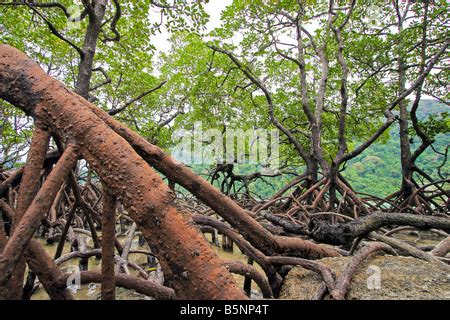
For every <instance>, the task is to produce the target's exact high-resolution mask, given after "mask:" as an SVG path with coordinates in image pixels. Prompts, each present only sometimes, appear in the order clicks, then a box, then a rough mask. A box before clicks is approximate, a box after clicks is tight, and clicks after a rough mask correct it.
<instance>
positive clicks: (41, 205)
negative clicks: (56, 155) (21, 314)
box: [0, 145, 78, 286]
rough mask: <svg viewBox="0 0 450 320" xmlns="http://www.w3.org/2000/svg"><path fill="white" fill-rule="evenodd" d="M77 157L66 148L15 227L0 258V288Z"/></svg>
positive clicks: (71, 149)
mask: <svg viewBox="0 0 450 320" xmlns="http://www.w3.org/2000/svg"><path fill="white" fill-rule="evenodd" d="M77 157H78V155H77V152H76V149H75V147H74V146H73V145H69V147H68V148H67V150H66V151H65V152H64V154H63V155H62V157H61V159H60V160H59V161H58V163H57V164H56V166H55V168H54V169H53V170H52V172H51V173H50V175H49V176H48V178H47V180H46V181H45V183H44V185H43V186H42V188H41V189H40V190H39V192H38V194H37V195H36V197H35V198H34V200H33V202H32V203H31V204H30V206H29V207H28V209H27V211H26V212H25V214H24V215H23V217H22V218H21V219H20V221H19V222H18V224H17V225H16V227H15V229H14V231H13V232H12V234H11V236H10V237H9V240H8V242H7V244H6V246H5V248H4V249H3V252H2V254H1V255H0V286H4V285H5V284H6V281H8V280H9V278H10V277H11V276H12V271H13V270H14V268H15V267H16V266H17V264H18V263H19V261H20V259H21V257H22V255H23V253H24V252H25V250H26V248H27V246H28V244H29V242H30V240H31V238H32V236H33V234H34V232H35V231H36V229H37V228H38V227H39V225H40V223H41V220H42V219H43V218H44V217H45V215H46V214H47V212H48V210H49V209H50V206H51V205H52V203H53V199H54V198H55V197H56V194H57V193H58V191H59V188H60V187H61V185H62V183H63V182H64V179H65V178H66V177H67V175H68V174H69V172H70V170H71V169H72V167H73V166H74V164H75V162H76V161H77Z"/></svg>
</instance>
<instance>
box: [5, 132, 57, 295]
mask: <svg viewBox="0 0 450 320" xmlns="http://www.w3.org/2000/svg"><path fill="white" fill-rule="evenodd" d="M49 140H50V134H49V132H48V131H47V130H45V129H42V128H40V127H39V125H36V129H35V131H34V134H33V138H32V141H31V146H30V150H29V152H28V156H27V162H26V165H25V167H24V170H23V173H22V181H21V184H20V187H19V195H18V200H17V205H16V210H15V214H14V218H13V224H12V231H13V232H14V229H15V227H16V226H17V224H18V223H19V221H20V219H22V217H23V215H24V213H25V211H26V210H27V208H28V207H29V206H30V204H31V203H32V201H33V199H34V197H35V196H36V193H37V192H38V188H39V178H40V176H41V170H42V167H43V164H44V160H45V156H46V152H47V149H48V143H49ZM24 273H25V259H23V258H22V259H20V261H19V263H18V265H17V266H16V268H14V271H13V273H12V276H11V279H10V280H9V281H8V283H7V284H6V286H5V288H4V290H5V291H6V294H7V296H6V299H8V300H10V299H12V300H18V299H20V298H21V297H22V285H23V278H24ZM0 291H3V290H0ZM1 295H3V294H1Z"/></svg>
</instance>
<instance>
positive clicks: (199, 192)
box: [91, 105, 339, 258]
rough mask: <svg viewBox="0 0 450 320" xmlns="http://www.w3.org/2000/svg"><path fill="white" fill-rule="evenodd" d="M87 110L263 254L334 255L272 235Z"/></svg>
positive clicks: (154, 150) (186, 171)
mask: <svg viewBox="0 0 450 320" xmlns="http://www.w3.org/2000/svg"><path fill="white" fill-rule="evenodd" d="M91 110H92V112H94V113H95V114H96V115H97V116H98V117H99V118H100V119H102V120H103V121H104V122H105V123H106V124H107V125H108V126H109V127H110V128H111V129H113V130H114V131H115V132H116V133H118V134H119V135H120V136H121V137H122V138H124V139H125V140H126V141H128V143H129V144H130V145H131V146H132V147H133V149H134V150H136V152H137V153H138V154H139V155H140V156H141V157H142V158H143V159H144V160H146V161H147V162H148V163H149V164H151V165H152V166H153V167H154V168H156V169H157V170H158V171H160V172H161V173H163V174H164V175H165V176H166V177H167V178H168V179H170V180H173V181H175V182H176V183H178V184H179V185H181V186H183V187H184V188H186V189H187V190H188V191H189V192H191V193H192V194H193V195H195V196H196V197H197V198H198V199H199V200H201V201H203V202H204V203H206V204H207V205H208V206H209V207H211V209H213V210H214V211H215V212H217V214H219V215H220V216H221V217H222V218H224V219H225V220H226V221H227V222H228V223H229V224H230V225H232V226H233V227H234V228H236V230H238V231H239V233H241V234H242V236H243V237H244V238H245V239H247V240H248V241H249V242H250V243H251V244H252V245H253V246H254V247H255V248H258V249H259V250H261V251H262V252H264V253H265V254H266V255H276V254H290V255H295V256H303V257H308V258H321V257H332V256H338V255H339V254H338V253H337V251H335V250H334V249H331V248H328V247H325V246H321V245H318V244H315V243H313V242H311V241H307V240H303V239H300V238H287V237H280V236H273V235H272V234H271V233H269V232H268V231H267V230H266V229H265V228H264V227H263V226H262V225H261V224H260V223H259V222H257V221H256V220H255V219H253V218H252V217H251V216H250V215H249V214H248V212H247V211H246V210H244V209H242V208H241V207H240V206H239V205H238V204H236V202H234V201H233V200H232V199H230V198H229V197H227V196H226V195H224V194H223V193H222V192H220V190H218V189H216V188H215V187H214V186H212V185H211V184H210V183H209V182H208V181H206V180H205V179H203V178H202V177H200V176H198V175H196V174H195V173H194V172H193V171H192V170H191V169H190V168H188V167H186V166H185V165H183V164H182V163H180V162H178V161H177V160H175V159H173V158H172V157H171V156H170V155H168V154H166V153H165V152H164V151H163V150H161V149H160V148H159V147H157V146H155V145H153V144H151V143H149V142H148V141H147V140H145V139H144V138H142V137H141V136H139V135H138V134H136V133H135V132H133V131H132V130H130V129H129V128H127V127H125V126H123V125H122V124H121V123H120V122H118V121H116V120H115V119H113V118H112V117H110V116H109V115H108V114H107V113H106V112H104V111H103V110H101V109H99V108H96V107H94V106H92V105H91Z"/></svg>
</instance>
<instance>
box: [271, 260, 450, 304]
mask: <svg viewBox="0 0 450 320" xmlns="http://www.w3.org/2000/svg"><path fill="white" fill-rule="evenodd" d="M350 259H351V258H348V257H339V258H325V259H322V260H320V261H321V262H323V263H324V264H326V265H327V266H329V267H330V268H331V269H332V270H333V271H334V272H335V273H336V275H337V276H339V275H340V273H341V272H342V270H343V269H344V268H345V266H346V265H347V263H348V262H349V261H350ZM377 274H379V275H380V277H379V281H378V279H377ZM321 283H322V281H321V278H320V276H319V275H318V274H316V273H314V272H311V271H308V270H306V269H304V268H301V267H295V268H293V269H292V270H291V271H290V272H289V274H288V275H287V277H286V279H285V284H284V286H283V288H282V291H281V295H280V298H281V299H294V300H308V299H311V297H312V296H313V295H314V293H315V292H316V290H317V289H318V288H319V286H320V285H321ZM369 287H370V288H369ZM346 299H349V300H351V299H360V300H386V299H387V300H397V299H419V300H429V299H448V300H450V273H448V271H446V270H444V269H442V268H441V266H440V265H438V264H434V263H430V262H426V261H423V260H419V259H416V258H412V257H394V256H390V255H386V256H376V257H373V258H369V259H367V260H366V261H365V262H364V263H363V264H361V266H360V267H359V269H358V271H357V272H356V274H355V277H354V278H353V280H352V283H351V288H350V291H349V292H348V294H347V296H346Z"/></svg>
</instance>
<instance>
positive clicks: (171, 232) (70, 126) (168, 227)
mask: <svg viewBox="0 0 450 320" xmlns="http://www.w3.org/2000/svg"><path fill="white" fill-rule="evenodd" d="M0 98H2V99H4V100H6V101H8V102H10V103H12V104H13V105H15V106H16V107H19V108H20V109H22V110H23V111H25V112H26V114H27V115H30V116H32V117H33V118H34V119H35V120H36V121H39V122H40V123H42V124H43V125H46V126H48V127H49V128H51V129H52V131H54V132H57V133H58V134H59V136H61V138H62V140H63V142H64V143H66V144H67V143H68V142H70V141H74V142H76V144H77V145H78V146H79V148H80V154H81V156H82V157H83V158H84V159H86V161H87V162H88V163H89V165H90V167H91V168H92V169H93V170H95V172H96V173H97V174H98V176H99V177H100V179H101V180H102V181H103V182H104V183H105V185H107V187H108V188H109V190H110V191H111V193H112V194H113V195H114V196H115V197H118V198H119V197H120V198H121V201H122V202H123V204H124V206H125V208H126V209H127V211H128V212H129V213H130V215H131V217H132V218H133V220H134V221H135V222H136V223H137V224H138V226H139V230H140V231H141V232H142V234H143V235H144V237H145V238H146V240H147V242H148V243H149V244H150V247H151V249H152V252H154V253H155V255H156V256H157V257H158V260H159V262H160V263H161V266H162V269H163V271H164V273H165V277H166V280H167V281H168V283H169V284H170V285H171V287H173V288H174V290H175V292H176V293H177V297H179V298H191V299H194V298H196V299H246V296H245V294H244V292H243V291H242V290H241V289H240V288H238V287H237V285H236V283H235V281H234V279H233V277H232V275H231V274H230V273H229V272H228V270H226V268H225V267H224V266H223V265H222V263H221V261H220V259H219V258H218V257H217V256H216V254H215V253H214V251H213V250H212V248H211V247H210V246H209V244H208V243H207V242H206V241H205V240H204V239H203V237H202V236H201V235H200V234H199V232H198V231H197V230H196V229H195V228H194V227H193V226H192V225H191V222H190V220H189V219H188V217H184V216H182V215H181V214H180V213H179V212H178V211H177V210H176V208H175V207H174V205H173V198H174V195H173V193H172V192H171V191H170V189H169V188H168V187H167V186H166V185H165V184H164V182H163V181H162V179H161V178H160V177H159V176H158V174H156V172H154V171H153V169H152V168H151V167H150V166H149V165H148V164H147V163H146V162H145V161H144V160H143V159H142V158H141V157H140V156H139V155H138V154H136V152H135V151H134V150H133V148H132V147H131V146H130V145H129V144H128V143H127V142H126V141H125V140H124V139H123V138H122V137H120V136H119V135H117V134H116V133H115V132H114V131H113V130H112V129H111V128H110V127H109V126H108V125H107V124H106V123H105V122H104V121H103V120H102V119H100V118H99V117H98V116H97V115H96V114H94V113H93V112H92V110H95V109H96V108H95V107H94V106H92V105H91V104H90V103H89V102H88V101H86V100H85V99H83V98H82V97H80V96H78V95H77V94H75V93H73V92H71V91H69V90H67V89H66V88H65V87H64V85H63V84H62V83H60V82H59V81H57V80H55V79H52V78H51V77H49V76H48V75H47V74H46V73H45V72H44V71H43V70H42V69H41V68H40V67H39V66H38V65H37V64H36V63H35V62H33V61H32V60H31V59H29V58H28V57H27V56H26V55H25V54H23V53H21V52H20V51H18V50H17V49H15V48H12V47H10V46H7V45H0ZM60 161H61V160H60ZM8 244H9V242H8ZM8 244H7V246H6V247H5V250H6V249H7V248H8ZM9 256H10V253H8V254H7V255H2V263H3V264H4V266H3V267H1V270H2V271H3V269H5V270H6V269H7V268H6V266H8V265H10V264H11V263H10V262H7V261H6V260H5V259H3V257H9ZM0 266H1V264H0ZM2 275H3V277H6V276H5V275H4V274H3V273H2ZM2 275H0V276H2ZM116 280H117V279H116Z"/></svg>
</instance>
